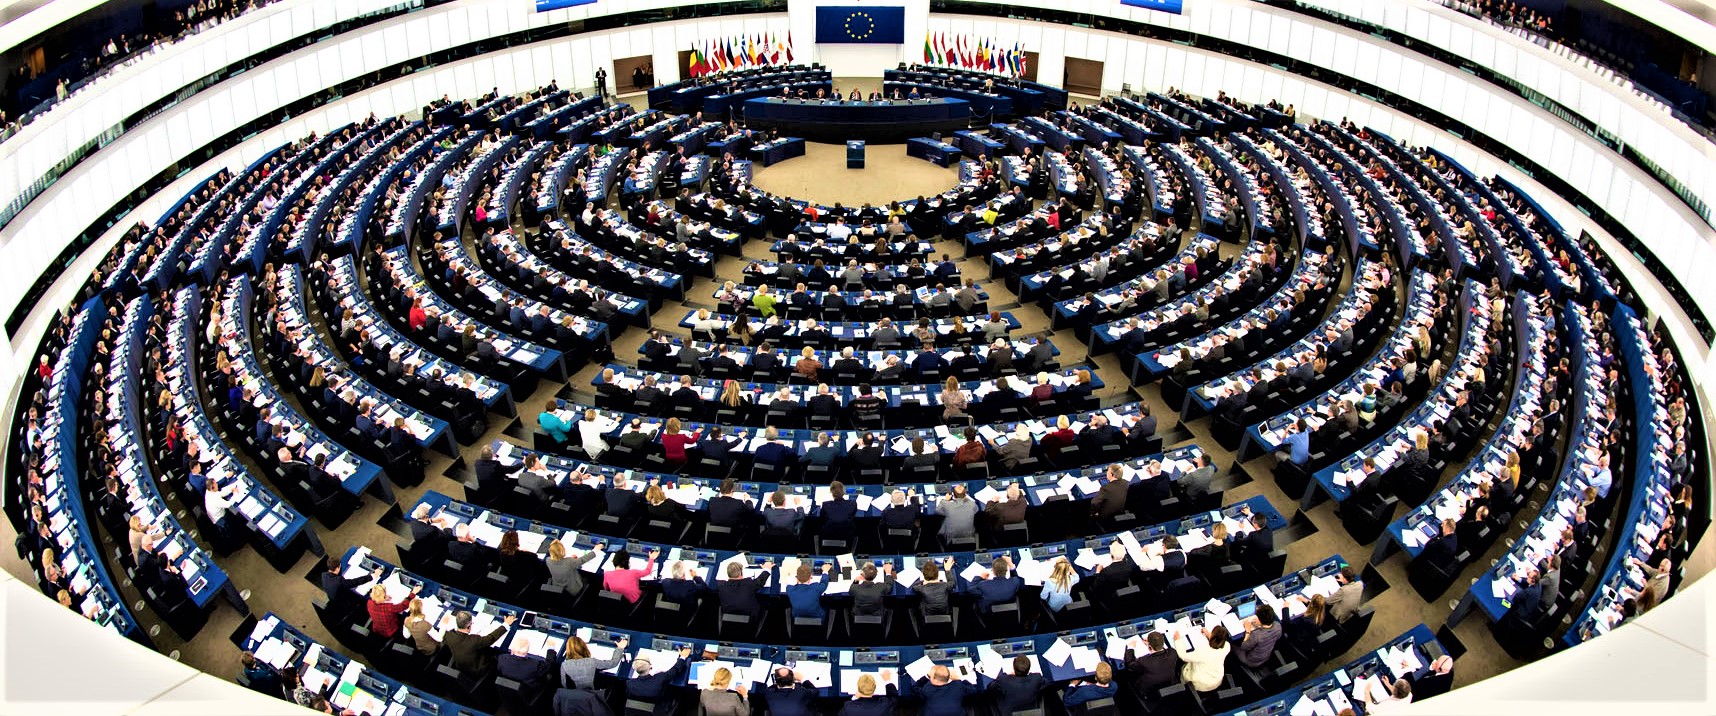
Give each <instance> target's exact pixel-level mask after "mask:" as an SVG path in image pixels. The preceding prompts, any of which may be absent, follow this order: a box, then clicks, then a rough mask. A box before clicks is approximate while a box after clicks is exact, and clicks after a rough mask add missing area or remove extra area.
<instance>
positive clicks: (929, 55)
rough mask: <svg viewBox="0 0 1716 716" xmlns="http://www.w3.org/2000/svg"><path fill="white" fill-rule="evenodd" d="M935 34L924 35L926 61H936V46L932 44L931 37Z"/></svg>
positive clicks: (932, 62)
mask: <svg viewBox="0 0 1716 716" xmlns="http://www.w3.org/2000/svg"><path fill="white" fill-rule="evenodd" d="M931 37H935V36H934V35H929V34H926V35H924V62H928V63H931V64H934V63H935V48H934V47H932V46H930V38H931Z"/></svg>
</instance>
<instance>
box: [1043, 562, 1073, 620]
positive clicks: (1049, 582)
mask: <svg viewBox="0 0 1716 716" xmlns="http://www.w3.org/2000/svg"><path fill="white" fill-rule="evenodd" d="M1075 584H1078V572H1076V571H1074V570H1073V566H1072V562H1068V561H1067V558H1066V557H1060V558H1057V559H1056V560H1055V566H1054V567H1052V568H1050V570H1049V578H1048V579H1045V580H1043V593H1042V597H1043V603H1044V604H1046V605H1048V607H1049V611H1052V612H1058V611H1060V610H1062V609H1065V608H1067V605H1068V604H1071V603H1072V601H1073V598H1072V589H1073V585H1075Z"/></svg>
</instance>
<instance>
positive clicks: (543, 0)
mask: <svg viewBox="0 0 1716 716" xmlns="http://www.w3.org/2000/svg"><path fill="white" fill-rule="evenodd" d="M594 2H596V0H536V11H537V12H548V11H549V10H559V9H560V8H563V7H577V6H579V5H589V4H592V3H594ZM1174 4H1175V5H1178V4H1180V3H1179V2H1178V1H1177V0H1176V2H1175V3H1174Z"/></svg>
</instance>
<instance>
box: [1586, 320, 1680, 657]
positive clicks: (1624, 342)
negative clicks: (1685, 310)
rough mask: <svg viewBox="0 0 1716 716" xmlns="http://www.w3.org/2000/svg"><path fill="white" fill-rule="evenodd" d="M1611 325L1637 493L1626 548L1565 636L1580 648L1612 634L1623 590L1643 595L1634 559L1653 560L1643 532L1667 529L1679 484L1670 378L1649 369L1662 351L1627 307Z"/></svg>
mask: <svg viewBox="0 0 1716 716" xmlns="http://www.w3.org/2000/svg"><path fill="white" fill-rule="evenodd" d="M1610 325H1612V326H1614V330H1615V344H1616V346H1615V347H1616V348H1617V349H1618V350H1617V351H1616V353H1617V354H1618V355H1619V356H1620V358H1621V360H1622V361H1623V362H1624V363H1625V364H1626V379H1627V380H1628V381H1629V382H1630V383H1631V392H1632V400H1633V405H1632V410H1633V420H1634V423H1635V425H1634V427H1633V432H1634V436H1633V438H1634V443H1633V446H1632V448H1633V449H1632V451H1631V452H1630V453H1629V454H1628V455H1627V460H1628V464H1627V466H1626V468H1627V470H1628V471H1629V472H1630V473H1631V475H1630V477H1631V481H1632V485H1631V491H1630V492H1629V493H1628V494H1624V495H1618V499H1620V500H1624V501H1625V505H1626V509H1625V511H1624V512H1622V513H1621V514H1620V516H1618V517H1617V518H1616V519H1617V520H1618V523H1617V525H1616V526H1617V527H1618V528H1619V529H1620V533H1619V535H1618V536H1617V537H1616V538H1615V541H1614V543H1613V544H1615V545H1625V548H1624V549H1622V548H1619V547H1617V548H1615V549H1614V550H1613V551H1611V552H1610V554H1609V563H1608V565H1607V566H1606V567H1604V568H1603V576H1602V578H1601V579H1600V580H1599V581H1598V583H1597V586H1596V588H1595V589H1593V590H1592V596H1591V600H1590V601H1589V602H1587V603H1586V604H1585V611H1583V612H1581V613H1580V614H1579V616H1578V618H1576V619H1574V620H1573V626H1572V628H1570V629H1568V630H1567V632H1566V633H1565V634H1563V635H1562V636H1561V643H1563V644H1565V645H1567V646H1577V645H1579V644H1580V643H1583V642H1584V641H1586V640H1588V639H1591V638H1594V637H1597V636H1601V635H1603V634H1606V633H1608V631H1609V630H1610V629H1613V628H1614V627H1615V625H1616V623H1617V622H1618V620H1619V618H1620V605H1621V603H1622V602H1623V601H1624V600H1625V599H1626V594H1625V593H1623V590H1626V591H1628V592H1631V593H1633V594H1637V593H1638V591H1639V590H1640V589H1642V588H1644V586H1645V582H1644V573H1643V572H1642V571H1641V570H1640V569H1639V568H1638V567H1636V566H1634V565H1633V564H1632V563H1631V560H1633V559H1641V560H1642V559H1647V558H1648V556H1649V551H1650V547H1649V545H1646V544H1642V542H1643V541H1644V540H1643V535H1641V534H1640V533H1639V530H1640V529H1660V528H1661V527H1662V525H1663V521H1664V519H1665V518H1666V517H1667V516H1668V514H1669V505H1668V500H1669V496H1668V490H1669V487H1670V486H1671V485H1672V484H1673V483H1674V479H1675V478H1674V473H1673V472H1671V471H1670V470H1669V469H1668V465H1667V451H1668V449H1669V445H1671V444H1672V443H1673V442H1674V440H1675V438H1674V435H1673V434H1671V433H1670V432H1669V428H1668V423H1669V418H1668V416H1667V411H1668V406H1667V404H1668V399H1669V398H1668V395H1667V392H1668V391H1667V389H1666V384H1665V382H1664V381H1666V380H1667V377H1666V376H1663V375H1662V373H1661V372H1657V373H1656V374H1655V375H1656V377H1655V378H1653V377H1652V373H1651V368H1650V367H1649V366H1652V365H1654V366H1655V367H1656V369H1657V370H1658V371H1661V370H1662V366H1661V364H1660V363H1659V362H1658V361H1657V359H1656V358H1655V357H1654V351H1655V350H1656V349H1657V346H1655V345H1653V344H1652V342H1651V339H1650V337H1649V335H1648V334H1647V333H1645V328H1644V323H1643V321H1642V319H1640V318H1639V317H1638V314H1637V313H1635V312H1634V311H1633V309H1631V308H1628V307H1627V306H1624V305H1621V306H1616V307H1615V310H1614V319H1613V321H1611V323H1610ZM1689 419H1690V418H1689ZM1623 484H1624V483H1623ZM1611 494H1612V495H1613V494H1615V493H1611Z"/></svg>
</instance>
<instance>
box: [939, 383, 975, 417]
mask: <svg viewBox="0 0 1716 716" xmlns="http://www.w3.org/2000/svg"><path fill="white" fill-rule="evenodd" d="M941 405H942V410H941V419H942V420H951V419H953V418H959V417H965V415H966V412H965V411H966V409H967V408H969V407H970V406H969V405H968V404H967V401H966V399H965V391H963V390H960V389H959V379H958V378H955V377H953V376H951V375H950V376H948V377H947V383H946V384H944V385H943V386H942V389H941Z"/></svg>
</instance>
